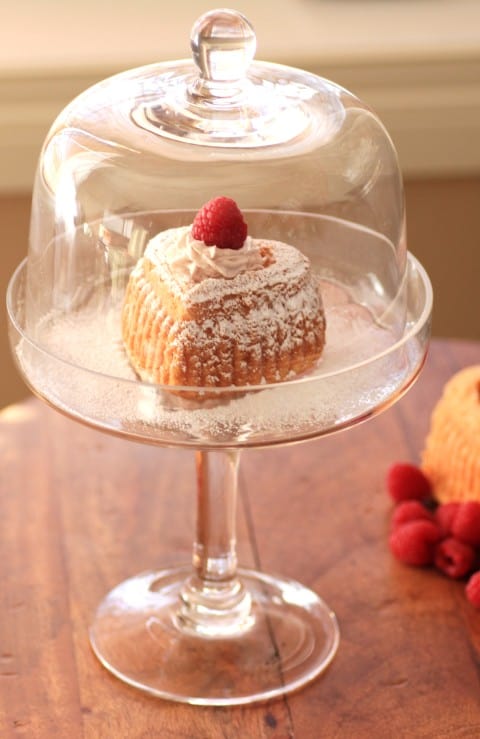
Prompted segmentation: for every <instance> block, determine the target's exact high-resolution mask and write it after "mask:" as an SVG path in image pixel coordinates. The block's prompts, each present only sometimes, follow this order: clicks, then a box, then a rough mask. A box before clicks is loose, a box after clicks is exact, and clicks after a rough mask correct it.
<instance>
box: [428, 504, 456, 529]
mask: <svg viewBox="0 0 480 739" xmlns="http://www.w3.org/2000/svg"><path fill="white" fill-rule="evenodd" d="M459 507H460V503H453V502H451V503H442V505H439V506H438V508H437V509H436V511H435V513H434V517H435V521H436V523H437V524H438V525H439V526H440V529H441V531H442V534H443V535H444V536H449V535H450V534H452V527H453V521H454V519H455V516H456V515H457V511H458V509H459Z"/></svg>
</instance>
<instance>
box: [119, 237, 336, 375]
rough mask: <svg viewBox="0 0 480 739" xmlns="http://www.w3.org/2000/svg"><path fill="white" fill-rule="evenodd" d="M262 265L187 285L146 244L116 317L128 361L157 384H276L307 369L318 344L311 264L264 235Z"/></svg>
mask: <svg viewBox="0 0 480 739" xmlns="http://www.w3.org/2000/svg"><path fill="white" fill-rule="evenodd" d="M258 248H259V249H260V250H261V251H262V254H263V256H262V259H263V266H262V268H261V269H256V270H254V271H251V272H249V271H247V272H243V273H241V274H239V275H237V276H235V277H234V278H232V279H223V278H220V279H217V278H207V279H203V280H201V281H199V282H192V283H189V282H188V281H186V280H185V279H183V278H182V277H178V275H177V274H176V273H175V271H174V270H173V271H172V269H171V267H170V265H169V264H168V263H167V261H166V260H164V255H163V252H162V250H161V249H157V250H154V249H152V250H150V253H149V251H148V250H147V252H146V254H145V256H144V257H143V258H142V259H141V260H140V261H139V263H138V264H137V266H136V267H135V269H134V270H133V272H132V275H131V277H130V281H129V284H128V287H127V293H126V297H125V304H124V309H123V316H122V332H123V338H124V344H125V349H126V351H127V354H128V356H129V359H130V362H131V364H132V366H133V367H134V369H135V370H136V371H137V373H138V375H139V376H140V377H141V379H143V380H146V381H149V382H154V383H158V384H168V385H181V386H186V385H187V386H195V387H199V386H204V387H228V386H232V385H233V386H239V385H256V384H261V383H274V382H279V381H281V380H284V379H287V378H289V377H292V376H294V375H298V374H301V373H303V372H305V371H307V370H308V369H310V368H311V367H312V366H313V365H314V363H315V362H316V361H317V359H318V358H319V357H320V355H321V353H322V350H323V346H324V341H325V317H324V313H323V308H322V301H321V296H320V292H319V287H318V282H317V280H316V278H315V277H314V275H313V274H312V272H311V269H310V265H309V263H308V260H307V259H306V258H305V257H304V256H303V255H302V254H301V253H300V252H298V251H297V250H296V249H294V248H293V247H290V246H288V245H286V244H281V243H280V242H269V241H262V242H261V244H259V245H258Z"/></svg>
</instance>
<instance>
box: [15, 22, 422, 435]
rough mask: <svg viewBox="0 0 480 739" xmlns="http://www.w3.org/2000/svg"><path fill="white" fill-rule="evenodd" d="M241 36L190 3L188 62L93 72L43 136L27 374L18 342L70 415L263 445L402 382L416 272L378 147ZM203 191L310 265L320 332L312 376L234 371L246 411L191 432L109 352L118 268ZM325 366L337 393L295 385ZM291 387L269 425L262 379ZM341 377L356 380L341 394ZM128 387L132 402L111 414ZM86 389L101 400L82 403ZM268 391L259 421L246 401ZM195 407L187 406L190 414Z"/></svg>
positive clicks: (163, 398) (123, 272) (243, 32)
mask: <svg viewBox="0 0 480 739" xmlns="http://www.w3.org/2000/svg"><path fill="white" fill-rule="evenodd" d="M255 45H256V42H255V35H254V32H253V29H252V27H251V25H250V23H249V22H248V21H247V20H246V19H245V18H244V17H243V16H242V15H241V14H240V13H237V12H236V11H230V10H216V11H211V12H210V13H206V14H205V15H204V16H202V17H201V18H200V19H199V20H198V21H197V22H196V23H195V25H194V27H193V30H192V34H191V47H192V52H193V61H190V60H181V61H178V62H167V63H159V64H152V65H148V66H145V67H141V68H138V69H133V70H131V71H127V72H124V73H121V74H118V75H116V76H114V77H111V78H109V79H107V80H105V81H103V82H100V83H99V84H97V85H95V86H93V87H92V88H90V89H88V90H86V91H85V92H84V93H83V94H81V95H80V96H79V97H78V98H76V99H75V100H74V101H73V102H72V103H71V104H70V105H69V106H67V108H66V109H65V110H64V111H63V112H62V113H61V114H60V116H59V117H58V118H57V120H56V121H55V123H54V124H53V126H52V128H51V130H50V132H49V134H48V136H47V139H46V141H45V143H44V146H43V149H42V152H41V156H40V160H39V165H38V169H37V174H36V180H35V187H34V194H33V203H32V220H31V230H30V246H29V254H28V260H27V265H26V267H24V268H23V269H24V272H25V274H24V275H23V276H22V285H23V288H22V289H23V290H24V293H25V299H24V309H23V312H24V316H23V317H22V320H23V322H24V332H25V337H26V344H27V345H28V344H29V342H30V343H31V347H30V351H31V352H33V353H34V355H35V356H32V357H31V362H30V370H29V369H28V368H27V370H25V363H26V362H27V361H28V351H27V346H26V345H23V346H22V352H23V354H22V357H21V358H20V362H22V361H23V370H24V372H25V374H26V375H27V377H29V378H30V382H31V384H32V385H33V387H34V388H35V389H36V390H37V392H40V394H42V395H43V396H44V397H47V399H49V400H50V401H51V402H52V403H53V404H54V405H57V406H58V405H61V406H62V407H63V408H64V409H65V410H67V411H68V412H69V413H71V414H73V415H76V416H78V417H86V419H87V420H89V421H91V422H93V423H95V424H100V425H101V426H102V427H104V428H108V429H109V430H114V431H115V430H118V429H121V430H122V432H124V433H130V434H131V435H132V436H134V437H138V436H140V437H141V438H144V437H145V438H148V439H152V438H153V439H154V440H157V441H160V442H162V443H165V442H166V443H170V442H172V441H173V442H174V443H178V442H180V443H186V444H188V443H192V444H197V445H198V443H200V441H201V443H202V444H204V445H205V444H207V445H208V444H212V445H228V444H229V443H230V442H231V440H232V439H233V438H235V439H236V440H237V439H238V437H239V436H240V438H241V439H242V440H243V443H245V444H246V445H247V444H259V443H277V442H279V441H280V440H281V439H282V438H284V436H285V433H287V434H288V435H290V436H291V435H292V433H293V435H294V436H295V438H306V437H309V436H312V435H318V434H321V433H325V432H327V431H328V430H330V429H331V426H332V419H333V420H334V423H333V425H334V428H335V429H336V428H339V427H342V426H343V425H345V424H347V423H349V422H351V420H352V419H353V418H362V417H364V416H365V415H367V414H369V413H370V412H371V408H372V407H374V406H378V405H380V406H382V405H383V404H384V403H386V402H387V399H388V398H389V397H390V395H391V394H392V391H395V392H396V391H397V390H399V389H400V388H402V387H403V385H404V380H405V377H404V374H403V373H404V370H406V368H407V367H408V371H409V370H410V369H411V367H410V364H409V360H408V361H407V362H406V364H405V363H404V352H405V347H404V344H402V341H403V340H404V337H405V334H406V333H407V334H408V326H409V311H411V308H412V305H411V304H409V289H410V288H409V286H408V283H409V276H410V277H412V274H410V273H412V270H413V277H412V279H414V280H415V279H418V278H419V274H420V272H419V270H421V267H420V266H419V265H418V264H417V263H415V262H414V260H412V259H410V262H409V260H408V258H407V252H406V243H405V230H404V203H403V189H402V178H401V174H400V170H399V166H398V161H397V156H396V152H395V149H394V147H393V145H392V142H391V140H390V138H389V136H388V134H387V132H386V131H385V128H384V127H383V125H382V123H381V122H380V120H379V119H378V117H377V116H376V115H375V114H374V113H373V112H372V110H371V109H370V108H369V107H368V106H367V105H366V104H364V103H362V102H361V101H360V100H358V99H357V98H356V97H355V96H354V95H352V94H351V93H349V92H347V91H346V90H344V89H343V88H341V87H339V86H338V85H336V84H334V83H332V82H330V81H327V80H325V79H323V78H320V77H318V76H316V75H313V74H310V73H307V72H304V71H301V70H298V69H294V68H290V67H286V66H282V65H278V64H272V63H266V62H255V61H253V56H254V52H255ZM219 195H225V196H228V197H230V198H232V199H233V200H235V201H236V203H237V204H238V206H239V208H240V209H241V211H242V213H243V214H244V218H245V220H246V222H247V224H248V231H249V235H250V236H252V237H254V238H255V237H257V238H268V239H276V240H279V241H282V242H286V243H288V244H291V245H294V246H295V247H296V248H297V249H299V250H300V251H301V252H303V253H304V254H305V255H306V256H307V257H308V258H309V260H310V262H311V264H312V268H313V270H314V271H315V273H316V274H317V275H318V279H319V280H320V282H321V287H322V294H323V302H324V307H325V312H326V317H327V338H326V347H325V351H324V353H323V356H322V358H321V361H320V362H319V363H318V366H316V367H315V371H314V372H313V373H311V376H310V375H309V376H307V377H298V378H294V379H293V380H290V379H289V380H287V381H285V382H280V383H276V385H275V389H274V390H273V389H272V388H270V387H266V386H265V384H264V381H263V380H261V381H258V382H255V381H253V382H248V383H246V388H244V389H246V390H248V391H250V390H255V389H257V390H262V391H263V393H262V395H261V396H260V395H256V396H255V403H254V405H255V408H253V407H252V408H251V407H250V406H249V405H248V403H245V402H244V403H243V404H244V406H245V409H244V410H242V411H240V410H239V409H237V410H238V414H237V415H235V413H234V414H233V416H234V418H235V420H234V421H232V418H231V417H227V416H222V417H221V418H219V417H215V422H214V423H213V425H212V426H211V427H208V428H206V427H205V425H204V423H203V420H202V422H201V423H199V425H195V424H193V425H192V423H193V418H194V415H193V414H186V415H185V417H184V418H183V419H182V420H181V421H180V414H179V411H183V410H184V408H183V407H180V405H181V404H179V400H178V399H179V393H178V392H177V393H176V394H175V392H176V390H177V391H178V390H179V389H180V388H175V387H172V386H170V385H169V386H165V387H161V386H158V385H155V386H154V387H153V388H152V387H149V386H148V383H146V382H143V383H142V382H140V380H139V378H138V377H137V376H136V374H135V372H134V371H133V369H132V368H131V366H130V365H129V363H128V360H127V358H126V354H125V352H124V350H123V344H122V336H121V327H120V315H121V311H122V305H123V302H124V299H125V290H126V286H127V284H128V280H129V275H130V273H131V271H132V269H133V267H134V266H135V264H136V263H137V261H138V260H139V258H140V257H141V256H142V254H143V252H144V250H145V248H146V245H147V244H148V243H149V242H150V240H151V239H152V238H153V237H154V236H155V235H156V234H158V233H159V232H161V231H163V230H165V229H168V228H173V227H178V226H188V225H189V224H191V223H192V221H193V219H194V216H195V214H196V212H197V211H198V210H199V209H200V208H201V207H202V205H203V204H204V203H205V202H207V201H208V200H210V199H212V198H214V197H216V196H219ZM420 282H421V279H420ZM410 297H411V296H410ZM423 297H425V296H423ZM417 307H418V306H417ZM410 318H411V316H410ZM426 323H428V321H427V322H424V324H425V325H426ZM422 325H423V324H422ZM399 342H400V343H399ZM397 345H398V346H397ZM392 356H395V357H397V359H398V360H399V363H400V365H399V366H397V365H396V364H395V362H394V364H393V366H392V363H391V362H392ZM385 357H386V358H385ZM382 358H385V359H382ZM372 359H373V360H374V361H373V363H372ZM385 363H386V364H385ZM366 364H368V366H369V371H368V373H367V374H368V377H367V376H366V375H365V377H363V374H362V373H364V366H365V365H366ZM59 367H60V368H61V371H57V370H58V368H59ZM372 367H374V372H373V376H372ZM352 371H353V372H354V374H355V376H356V377H357V378H359V382H358V383H357V385H355V383H354V384H353V386H352V382H351V380H352V377H353V375H352V374H350V375H349V379H348V382H346V379H345V376H342V375H344V373H347V374H348V373H352ZM408 371H407V374H408ZM85 372H86V373H89V374H88V377H87V376H84V373H85ZM53 375H55V379H54V380H52V379H51V378H52V376H53ZM45 377H48V378H49V379H48V381H45V380H44V379H43V378H45ZM329 377H330V378H335V383H336V384H337V385H338V386H336V387H335V388H334V387H333V385H332V383H333V379H332V381H331V383H330V386H329V387H327V385H325V383H324V384H323V385H321V384H320V383H318V382H317V383H316V384H312V382H310V380H313V381H315V380H316V379H317V380H318V379H320V380H321V379H322V378H323V379H325V378H329ZM339 377H340V379H339ZM384 377H386V378H387V379H388V382H387V383H385V382H384ZM392 377H393V378H395V380H391V378H392ZM362 378H363V379H362ZM113 379H116V380H118V381H119V383H120V384H118V383H117V385H114V384H112V380H113ZM122 383H123V384H122ZM335 383H334V384H335ZM363 383H365V387H364V385H363ZM292 384H293V385H295V388H294V389H291V388H290V390H288V388H287V390H286V392H291V393H292V404H293V405H295V408H298V409H299V414H298V413H297V414H296V416H295V418H293V416H292V414H291V413H290V412H288V413H287V415H286V416H282V419H280V420H279V418H278V417H277V418H276V420H275V422H273V421H272V420H271V410H272V407H271V406H272V405H274V406H278V404H279V398H277V396H276V394H277V385H279V386H282V389H283V390H282V391H284V390H285V388H284V386H285V385H288V386H289V387H290V386H291V385H292ZM257 385H258V387H256V386H257ZM347 385H348V386H349V387H354V390H351V391H350V392H349V393H346V391H345V390H344V388H345V387H346V386H347ZM86 386H87V387H89V388H90V392H89V393H87V394H86V392H85V387H86ZM367 386H368V388H369V390H368V392H367V391H366V388H367ZM322 387H323V388H324V391H321V389H322ZM75 388H76V389H75ZM128 388H130V389H129V390H128ZM372 388H373V395H372ZM181 389H182V391H183V390H185V387H184V386H182V388H181ZM127 390H128V393H134V394H135V401H134V402H133V401H132V408H131V409H130V412H129V413H127V416H128V417H125V413H124V398H125V396H126V394H127ZM300 390H302V392H301V393H300V394H299V391H300ZM332 392H333V393H334V394H335V396H336V397H337V399H338V397H339V396H342V397H343V401H342V402H341V403H340V405H341V410H340V411H338V410H337V409H335V410H333V409H332V408H331V402H330V401H329V398H330V396H331V394H332ZM302 393H303V396H304V401H305V402H304V404H303V405H302V402H301V401H300V397H301V396H302ZM88 396H91V398H92V399H93V398H96V399H98V398H104V397H108V398H109V399H110V400H109V401H108V403H104V404H103V405H102V407H100V406H98V407H97V406H96V405H95V403H96V402H97V401H94V400H92V403H93V405H92V407H91V408H87V409H86V405H87V406H88V403H87V402H86V398H87V397H88ZM139 396H141V397H139ZM208 396H209V398H210V399H212V397H214V401H213V402H212V403H210V405H215V397H216V398H217V400H220V399H222V398H223V399H227V400H228V403H229V405H230V406H231V405H232V402H231V401H232V400H235V399H236V398H238V399H240V398H244V397H245V394H244V393H243V390H242V388H237V387H235V390H234V391H233V390H232V389H231V388H230V390H228V389H227V390H226V389H225V388H213V389H211V388H209V394H208ZM353 396H355V397H356V398H358V397H361V398H364V399H365V402H364V404H363V405H362V404H360V406H359V405H358V403H357V402H356V401H355V402H354V401H353V399H352V398H353ZM184 397H186V396H185V394H184ZM269 397H271V400H270V401H269V402H268V403H267V407H266V409H265V416H264V417H263V422H262V421H261V420H260V419H261V418H262V416H261V415H260V416H258V417H257V413H256V409H257V408H258V405H259V400H261V398H269ZM312 399H315V400H314V401H313V400H312ZM281 402H282V405H283V400H282V401H281ZM312 402H313V403H314V406H315V407H312ZM219 405H222V403H220V404H219ZM223 405H225V404H223ZM94 406H95V407H94ZM206 408H207V405H206V404H205V402H203V404H202V405H201V411H202V418H203V419H204V411H205V409H206ZM325 408H327V409H329V410H328V411H326V410H325ZM187 410H191V409H190V408H189V409H187ZM212 413H213V411H212ZM165 414H166V415H165ZM252 415H253V416H254V417H255V418H256V421H255V423H252ZM277 415H278V414H277ZM217 416H218V414H217ZM197 420H198V419H197ZM187 427H188V428H187ZM213 427H214V428H215V431H213V430H212V429H213ZM186 428H187V430H185V429H186ZM218 429H221V431H218Z"/></svg>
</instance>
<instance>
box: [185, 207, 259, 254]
mask: <svg viewBox="0 0 480 739" xmlns="http://www.w3.org/2000/svg"><path fill="white" fill-rule="evenodd" d="M247 230H248V227H247V224H246V223H245V221H244V220H243V215H242V213H241V211H240V209H239V207H238V205H237V204H236V202H235V200H232V198H227V197H225V196H224V195H220V196H219V197H216V198H213V199H212V200H209V201H208V203H205V205H204V206H203V207H202V208H200V210H199V211H198V213H197V215H196V216H195V218H194V220H193V226H192V236H193V238H194V239H197V241H203V242H204V244H206V245H207V246H217V247H218V248H219V249H241V247H242V246H243V244H244V243H245V239H246V238H247Z"/></svg>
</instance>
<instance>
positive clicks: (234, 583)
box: [177, 449, 253, 637]
mask: <svg viewBox="0 0 480 739" xmlns="http://www.w3.org/2000/svg"><path fill="white" fill-rule="evenodd" d="M239 455H240V452H239V451H238V450H228V449H227V450H221V451H208V452H206V451H198V452H196V457H195V461H196V472H197V526H196V538H195V542H194V545H193V568H194V573H193V575H192V577H190V578H189V580H188V581H187V582H186V583H185V586H184V588H183V589H182V591H181V595H180V598H181V605H180V609H179V612H178V614H177V623H178V625H179V627H180V628H182V629H183V630H187V631H189V632H193V633H195V634H198V635H202V636H210V637H221V636H233V635H235V634H241V633H243V631H245V630H246V629H248V628H249V627H250V626H251V625H252V623H253V616H252V606H251V597H250V594H249V593H248V591H247V590H246V589H245V587H244V585H243V584H242V582H241V580H240V579H239V578H238V577H237V555H236V536H235V528H236V509H237V488H238V466H239Z"/></svg>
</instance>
